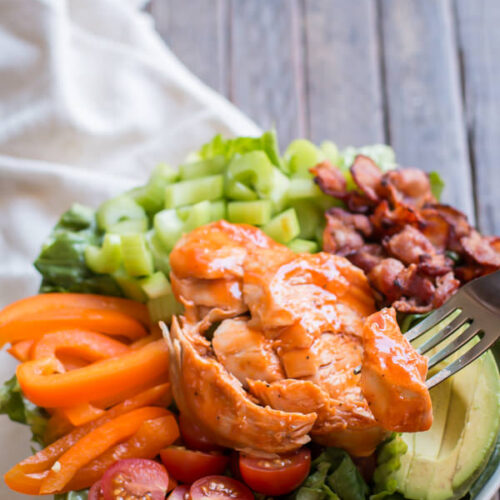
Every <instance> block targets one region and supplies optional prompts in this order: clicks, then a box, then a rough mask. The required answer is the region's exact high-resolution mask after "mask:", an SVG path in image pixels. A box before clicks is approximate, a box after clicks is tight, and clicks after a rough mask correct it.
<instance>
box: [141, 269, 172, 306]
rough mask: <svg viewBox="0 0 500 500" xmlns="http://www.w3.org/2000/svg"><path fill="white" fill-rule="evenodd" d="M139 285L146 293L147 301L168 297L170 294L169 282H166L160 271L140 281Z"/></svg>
mask: <svg viewBox="0 0 500 500" xmlns="http://www.w3.org/2000/svg"><path fill="white" fill-rule="evenodd" d="M139 284H140V285H141V287H142V289H143V290H144V292H146V295H147V296H148V298H149V299H157V298H158V297H161V296H162V295H168V294H170V293H172V287H171V286H170V282H169V281H168V279H167V277H166V276H165V274H163V273H162V272H161V271H157V272H156V273H154V274H152V275H151V276H148V277H147V278H142V279H140V280H139Z"/></svg>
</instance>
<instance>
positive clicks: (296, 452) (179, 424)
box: [0, 131, 500, 500]
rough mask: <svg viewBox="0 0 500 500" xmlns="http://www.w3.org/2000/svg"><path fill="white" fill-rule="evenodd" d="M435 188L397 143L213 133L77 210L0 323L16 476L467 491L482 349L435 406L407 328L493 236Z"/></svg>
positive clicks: (487, 387)
mask: <svg viewBox="0 0 500 500" xmlns="http://www.w3.org/2000/svg"><path fill="white" fill-rule="evenodd" d="M442 188H443V183H442V180H441V179H440V177H439V175H438V174H437V173H431V174H424V173H423V172H422V171H420V170H417V169H396V162H395V157H394V153H393V151H392V150H391V149H390V148H389V147H388V146H384V145H374V146H368V147H364V148H347V149H345V150H343V151H339V150H338V148H337V147H336V146H335V144H333V143H331V142H328V141H327V142H324V143H323V144H322V145H321V146H320V147H317V146H315V145H314V144H312V143H310V142H309V141H307V140H304V139H299V140H296V141H293V142H292V143H291V144H290V145H289V146H288V148H287V149H286V151H285V152H284V154H283V155H281V154H280V151H279V148H278V144H277V141H276V136H275V134H274V132H273V131H269V132H266V133H264V134H263V135H262V136H261V137H255V138H249V137H240V138H236V139H224V138H222V137H221V136H216V137H215V138H214V139H213V140H212V141H210V142H209V143H207V144H205V145H203V146H202V147H201V148H200V150H199V151H197V152H196V153H193V154H191V155H189V157H188V158H187V159H186V161H185V162H184V163H183V164H182V165H180V166H178V168H175V169H174V168H171V167H169V166H167V165H163V164H162V165H159V166H157V167H156V168H155V170H154V171H153V173H152V175H151V177H150V179H149V181H148V182H147V184H146V185H144V186H141V187H138V188H136V189H133V190H131V191H129V192H126V193H123V194H122V195H120V196H117V197H115V198H113V199H110V200H107V201H106V202H104V203H103V204H102V205H101V206H100V207H98V208H97V209H96V210H94V209H93V208H90V207H85V206H81V205H74V206H73V207H71V208H70V209H69V210H68V211H67V212H66V213H64V214H63V215H62V217H61V219H60V221H59V222H58V223H57V225H56V226H55V228H54V229H53V231H52V233H51V235H50V236H49V238H48V239H47V241H46V242H45V243H44V245H43V247H42V250H41V252H40V255H39V257H38V258H37V260H36V262H35V267H36V268H37V269H38V271H39V272H40V274H41V275H42V283H41V287H40V294H39V295H36V296H33V297H29V298H26V299H23V300H21V301H18V302H16V303H14V304H11V305H10V306H8V307H6V308H5V309H4V310H3V311H0V341H1V343H2V345H5V344H9V345H10V346H9V348H8V351H9V353H10V354H11V355H13V356H14V357H15V358H16V359H18V360H19V361H20V364H19V366H18V368H17V370H16V374H15V375H14V376H13V377H12V379H10V380H9V381H7V382H6V383H5V384H4V386H3V387H2V388H1V390H0V411H1V412H2V413H5V414H7V415H8V416H9V418H11V419H12V420H14V421H17V422H21V423H24V424H27V425H29V426H30V427H31V430H32V433H33V441H34V445H35V446H36V448H35V449H33V455H32V456H30V457H28V458H26V459H25V460H23V461H21V462H20V463H19V464H17V465H14V466H13V467H12V469H11V470H9V471H8V472H7V473H6V475H5V481H6V483H7V485H8V486H9V487H10V488H11V489H13V490H14V491H17V492H20V493H24V494H30V495H43V494H53V495H55V498H56V499H59V500H62V499H66V500H71V499H72V500H77V499H81V500H83V499H91V500H92V499H93V500H95V499H105V500H113V499H118V498H140V499H142V498H148V499H154V500H159V499H163V498H165V497H166V496H167V495H168V498H170V497H172V499H173V500H177V499H181V498H191V499H193V500H196V499H198V498H201V497H214V498H248V499H251V498H259V499H260V498H275V497H283V498H285V497H289V498H294V499H299V500H323V499H341V500H351V499H352V500H362V499H365V498H370V499H373V500H378V499H382V498H388V499H390V498H392V499H404V498H408V499H417V500H418V499H447V498H449V499H454V498H457V499H458V498H462V497H463V496H464V495H469V496H470V497H472V498H474V495H475V494H476V493H477V492H478V491H479V490H480V488H481V487H482V485H483V484H484V481H485V480H486V479H487V477H488V475H489V474H491V472H492V471H494V470H495V469H496V468H497V467H498V462H499V459H500V452H499V446H498V442H499V441H498V430H499V422H500V404H499V395H500V377H499V374H498V368H497V363H496V361H495V358H494V356H493V354H492V353H491V352H488V353H486V354H485V355H483V356H482V357H481V358H479V359H478V360H476V361H475V362H474V363H472V364H471V365H470V366H469V367H467V368H466V369H464V370H463V371H461V372H460V373H458V374H456V375H455V376H454V377H452V378H450V379H449V380H447V381H445V382H444V383H442V384H440V385H439V386H437V387H436V388H434V389H433V390H431V391H430V393H429V391H428V390H427V388H426V387H425V379H426V376H427V360H426V358H425V357H423V356H421V355H419V354H418V353H417V352H416V351H415V349H414V347H412V346H411V345H410V344H409V343H408V342H407V341H406V340H405V338H404V336H402V335H401V332H405V331H406V330H408V329H409V328H411V326H413V325H414V324H416V322H418V321H419V320H420V319H421V318H423V317H425V315H427V314H428V313H429V312H430V311H431V310H433V309H435V308H437V307H439V306H440V305H441V304H442V303H443V302H444V301H446V300H447V298H448V297H449V296H451V294H453V293H454V292H455V291H456V290H457V289H458V288H459V287H460V286H461V285H462V284H463V283H465V282H467V281H469V280H470V279H473V278H475V277H477V276H481V275H483V274H486V273H489V272H492V271H494V270H497V269H499V268H500V239H498V238H495V237H486V236H483V235H481V234H480V233H479V232H477V231H476V230H475V229H474V228H472V227H471V226H470V225H469V224H468V222H467V219H466V217H465V216H464V215H463V214H461V213H460V212H459V211H458V210H456V209H454V208H452V207H449V206H447V205H443V204H441V203H440V202H439V196H440V194H441V190H442ZM452 320H453V318H446V319H445V320H444V322H450V321H452ZM459 333H460V332H459ZM429 335H432V332H430V333H429ZM424 340H425V339H424ZM450 340H452V339H450ZM440 368H441V366H437V367H435V369H436V370H439V369H440Z"/></svg>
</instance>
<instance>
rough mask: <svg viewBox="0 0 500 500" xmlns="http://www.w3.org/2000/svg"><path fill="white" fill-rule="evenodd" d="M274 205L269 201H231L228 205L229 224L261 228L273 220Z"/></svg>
mask: <svg viewBox="0 0 500 500" xmlns="http://www.w3.org/2000/svg"><path fill="white" fill-rule="evenodd" d="M271 211H272V204H271V202H270V201H269V200H257V201H231V202H229V203H228V204H227V218H228V220H229V222H242V223H245V224H253V225H254V226H261V225H262V224H267V223H268V222H269V221H270V220H271Z"/></svg>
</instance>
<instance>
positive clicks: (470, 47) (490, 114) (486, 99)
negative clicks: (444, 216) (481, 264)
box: [455, 0, 500, 234]
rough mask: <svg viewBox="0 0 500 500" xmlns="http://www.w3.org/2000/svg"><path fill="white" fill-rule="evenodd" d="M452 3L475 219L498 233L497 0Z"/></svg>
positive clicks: (499, 80)
mask: <svg viewBox="0 0 500 500" xmlns="http://www.w3.org/2000/svg"><path fill="white" fill-rule="evenodd" d="M455 6H456V11H457V19H458V34H459V37H458V39H459V45H460V51H461V55H462V63H463V75H464V83H465V96H466V113H467V122H468V127H469V139H470V140H469V144H470V148H471V156H472V159H473V165H474V171H475V188H476V207H477V210H478V223H479V227H480V229H481V230H482V231H485V232H488V233H495V234H500V204H499V193H498V190H499V189H500V58H499V54H500V30H499V26H500V2H498V0H476V1H475V2H471V1H469V0H465V1H464V0H459V1H458V2H457V3H456V4H455Z"/></svg>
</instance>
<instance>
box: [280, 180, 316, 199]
mask: <svg viewBox="0 0 500 500" xmlns="http://www.w3.org/2000/svg"><path fill="white" fill-rule="evenodd" d="M322 194H323V193H322V192H321V189H320V188H319V187H318V185H317V184H316V183H315V182H314V180H313V179H307V178H305V177H295V178H292V179H290V186H289V187H288V199H289V200H291V201H292V200H305V199H312V198H320V197H321V195H322Z"/></svg>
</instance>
